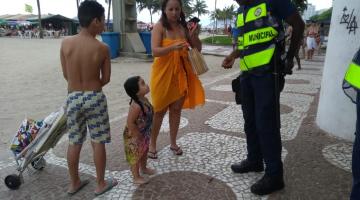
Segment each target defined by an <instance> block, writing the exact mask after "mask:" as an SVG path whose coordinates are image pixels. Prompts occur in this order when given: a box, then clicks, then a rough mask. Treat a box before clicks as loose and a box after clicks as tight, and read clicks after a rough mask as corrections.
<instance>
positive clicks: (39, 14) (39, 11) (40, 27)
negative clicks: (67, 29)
mask: <svg viewBox="0 0 360 200" xmlns="http://www.w3.org/2000/svg"><path fill="white" fill-rule="evenodd" d="M36 2H37V7H38V16H39V17H38V19H39V31H40V38H41V39H42V38H44V37H43V32H42V26H41V10H40V0H36Z"/></svg>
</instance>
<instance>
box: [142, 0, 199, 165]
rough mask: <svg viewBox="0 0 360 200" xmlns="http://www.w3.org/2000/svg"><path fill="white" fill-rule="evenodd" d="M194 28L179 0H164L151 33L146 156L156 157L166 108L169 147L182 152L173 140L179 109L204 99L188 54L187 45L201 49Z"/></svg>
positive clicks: (192, 106)
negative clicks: (151, 111)
mask: <svg viewBox="0 0 360 200" xmlns="http://www.w3.org/2000/svg"><path fill="white" fill-rule="evenodd" d="M198 33H199V31H198V29H197V28H194V29H192V30H190V31H189V30H188V29H187V25H186V21H185V15H184V13H183V11H182V3H181V0H164V1H163V3H162V5H161V18H160V20H159V21H158V22H157V23H156V24H155V25H154V28H153V30H152V34H151V49H152V52H153V56H154V57H155V59H154V63H153V65H152V70H151V76H150V94H151V102H152V105H153V107H154V118H153V125H152V131H151V140H150V147H149V153H148V157H149V158H153V159H156V158H157V151H156V140H157V137H158V135H159V131H160V127H161V124H162V121H163V118H164V116H165V114H166V112H167V110H169V124H170V150H171V151H172V152H173V153H174V154H175V155H182V150H181V148H180V147H179V146H178V145H177V144H176V136H177V133H178V130H179V124H180V117H181V111H182V109H183V108H194V107H195V106H197V105H203V104H204V103H205V94H204V89H203V87H202V85H201V82H200V80H199V79H198V77H197V75H195V74H194V73H193V71H192V67H191V64H190V61H189V58H188V47H189V45H190V46H191V47H193V48H197V49H198V50H199V51H201V42H200V40H199V37H198Z"/></svg>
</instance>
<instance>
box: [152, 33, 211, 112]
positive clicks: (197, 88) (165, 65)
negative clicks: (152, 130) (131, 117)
mask: <svg viewBox="0 0 360 200" xmlns="http://www.w3.org/2000/svg"><path fill="white" fill-rule="evenodd" d="M182 40H185V39H175V40H174V39H169V38H164V39H163V40H162V46H163V47H165V46H169V45H172V44H174V43H175V42H178V41H182ZM150 94H151V101H152V102H151V104H152V105H153V108H154V111H155V112H159V111H161V110H163V109H164V108H166V107H168V106H169V105H170V104H171V103H174V102H175V101H176V100H179V99H180V98H181V97H183V96H185V102H184V105H183V108H194V107H195V106H197V105H203V104H204V103H205V92H204V88H203V87H202V85H201V82H200V80H199V78H198V77H197V75H195V74H194V72H193V71H192V67H191V64H190V61H189V58H188V50H186V49H182V50H176V51H171V52H169V53H168V54H167V55H164V56H161V57H155V59H154V63H153V65H152V70H151V75H150Z"/></svg>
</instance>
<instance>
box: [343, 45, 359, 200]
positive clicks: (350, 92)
mask: <svg viewBox="0 0 360 200" xmlns="http://www.w3.org/2000/svg"><path fill="white" fill-rule="evenodd" d="M343 89H344V92H345V94H346V95H347V96H348V97H349V98H350V99H351V101H352V102H354V103H356V116H357V118H356V131H355V142H354V146H353V153H352V175H353V187H352V192H351V196H350V200H359V199H360V121H359V120H360V95H359V93H358V92H359V90H360V49H359V50H358V51H357V53H356V54H355V56H354V58H353V60H352V63H351V64H350V66H349V68H348V70H347V71H346V74H345V78H344V82H343Z"/></svg>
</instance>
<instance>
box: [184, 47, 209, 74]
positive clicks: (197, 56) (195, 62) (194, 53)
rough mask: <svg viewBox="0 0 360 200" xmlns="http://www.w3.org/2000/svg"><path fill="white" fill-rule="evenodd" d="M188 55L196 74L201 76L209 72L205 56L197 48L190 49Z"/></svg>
mask: <svg viewBox="0 0 360 200" xmlns="http://www.w3.org/2000/svg"><path fill="white" fill-rule="evenodd" d="M188 53H189V60H190V63H191V66H192V69H193V72H194V74H196V75H198V76H199V75H201V74H204V73H205V72H207V71H208V70H209V68H208V66H207V64H206V62H205V60H204V57H203V55H202V54H201V53H200V52H199V51H198V50H197V49H196V48H190V49H189V52H188Z"/></svg>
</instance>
